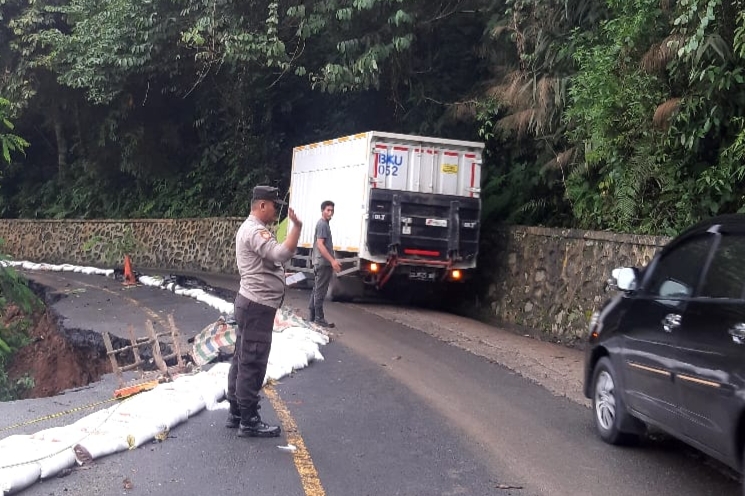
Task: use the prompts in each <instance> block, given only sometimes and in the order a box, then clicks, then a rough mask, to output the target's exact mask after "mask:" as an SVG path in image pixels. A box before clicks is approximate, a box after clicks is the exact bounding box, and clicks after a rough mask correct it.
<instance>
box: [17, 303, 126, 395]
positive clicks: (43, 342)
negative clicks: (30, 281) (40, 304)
mask: <svg viewBox="0 0 745 496" xmlns="http://www.w3.org/2000/svg"><path fill="white" fill-rule="evenodd" d="M24 318H28V319H29V320H30V322H31V325H30V328H29V331H28V334H29V338H30V341H31V342H30V344H28V345H27V346H25V347H23V348H22V349H21V350H20V351H18V352H16V353H15V354H14V355H13V357H12V359H11V361H10V363H9V364H8V367H7V372H8V376H9V377H10V378H11V379H12V380H14V381H15V380H17V379H20V378H22V377H24V376H25V375H27V374H28V375H29V376H30V377H31V378H33V380H34V387H33V388H32V389H30V390H28V391H26V392H25V393H24V394H23V398H24V399H25V398H42V397H47V396H53V395H55V394H57V393H59V392H61V391H64V390H66V389H71V388H76V387H80V386H85V385H87V384H90V383H91V382H96V381H98V380H99V379H100V378H101V376H102V375H103V374H106V373H109V372H111V364H110V362H109V361H108V360H107V359H106V355H105V353H103V354H102V351H101V349H100V348H99V347H98V346H80V345H79V344H78V343H77V342H78V341H80V339H75V341H76V345H75V346H73V343H72V339H71V334H68V333H67V332H65V331H64V330H63V329H61V328H60V326H59V325H58V324H59V322H58V320H59V319H58V317H57V316H56V315H54V312H53V311H52V310H51V309H50V308H49V307H47V308H45V309H44V310H42V311H37V312H35V313H34V314H32V315H30V316H26V315H24V314H23V312H22V311H21V310H20V309H19V308H17V307H15V306H9V307H8V308H7V309H6V311H5V312H4V314H3V323H4V324H5V325H6V326H7V325H9V324H11V323H13V322H15V321H18V320H20V319H24ZM73 332H77V333H79V332H80V331H73ZM83 341H84V340H83Z"/></svg>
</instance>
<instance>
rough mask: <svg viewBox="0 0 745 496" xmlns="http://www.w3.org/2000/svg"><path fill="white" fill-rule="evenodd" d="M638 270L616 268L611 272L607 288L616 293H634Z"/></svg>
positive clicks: (633, 268)
mask: <svg viewBox="0 0 745 496" xmlns="http://www.w3.org/2000/svg"><path fill="white" fill-rule="evenodd" d="M638 279H639V270H638V269H637V268H635V267H618V268H616V269H613V271H612V272H611V278H610V279H609V280H608V287H609V288H610V289H616V290H618V291H634V290H636V288H637V286H638Z"/></svg>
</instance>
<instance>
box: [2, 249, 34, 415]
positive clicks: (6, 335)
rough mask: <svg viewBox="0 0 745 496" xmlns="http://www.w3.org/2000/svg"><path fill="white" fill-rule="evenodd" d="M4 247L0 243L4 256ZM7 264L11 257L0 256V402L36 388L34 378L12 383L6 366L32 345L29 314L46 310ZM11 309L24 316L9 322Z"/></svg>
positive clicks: (24, 281) (22, 279) (25, 282)
mask: <svg viewBox="0 0 745 496" xmlns="http://www.w3.org/2000/svg"><path fill="white" fill-rule="evenodd" d="M2 244H3V241H2V240H0V253H2ZM4 262H7V257H5V256H4V255H2V254H0V318H1V320H0V401H8V400H13V399H17V397H18V395H19V394H20V393H22V392H23V391H24V390H26V389H29V388H31V387H33V379H31V378H29V377H28V376H26V377H23V378H21V379H19V380H17V381H15V382H13V381H11V380H10V379H9V378H8V376H7V373H6V371H5V366H6V364H7V363H9V361H10V359H11V358H12V356H13V354H14V353H15V352H16V351H18V350H19V349H21V348H22V347H23V346H25V345H27V344H28V343H29V338H28V330H29V326H30V324H31V321H30V320H29V318H28V315H31V314H32V313H34V312H36V311H38V310H39V309H41V308H43V304H42V303H41V301H40V300H39V298H38V297H37V296H36V295H35V294H34V293H33V292H32V291H31V289H30V288H29V287H28V283H27V281H26V280H25V279H24V278H23V277H21V276H20V275H19V274H18V272H16V271H15V270H14V269H13V268H12V267H10V266H9V265H7V263H4ZM11 306H13V307H17V308H18V309H20V311H21V314H20V315H19V316H17V317H15V318H14V319H6V318H5V317H6V314H7V311H8V309H9V308H10V307H11ZM6 322H7V323H6Z"/></svg>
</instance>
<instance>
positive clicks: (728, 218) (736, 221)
mask: <svg viewBox="0 0 745 496" xmlns="http://www.w3.org/2000/svg"><path fill="white" fill-rule="evenodd" d="M709 231H711V232H727V233H745V214H725V215H718V216H716V217H710V218H708V219H704V220H702V221H701V222H699V223H697V224H694V225H692V226H691V227H689V228H688V229H686V230H685V231H683V232H682V233H681V234H679V235H678V236H677V237H676V238H675V239H673V240H672V241H670V243H668V244H667V245H666V246H665V248H664V251H668V250H670V249H672V248H673V247H675V246H676V245H678V244H680V243H681V242H683V241H685V240H686V239H688V238H690V237H693V236H697V235H699V234H702V233H705V232H709Z"/></svg>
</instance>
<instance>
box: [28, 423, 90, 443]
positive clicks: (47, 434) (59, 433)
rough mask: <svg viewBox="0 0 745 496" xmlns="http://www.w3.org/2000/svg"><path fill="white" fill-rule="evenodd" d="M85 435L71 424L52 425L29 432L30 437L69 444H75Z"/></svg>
mask: <svg viewBox="0 0 745 496" xmlns="http://www.w3.org/2000/svg"><path fill="white" fill-rule="evenodd" d="M85 435H86V433H85V432H83V431H81V430H80V429H77V428H75V427H74V426H73V425H66V426H63V427H52V428H50V429H44V430H43V431H39V432H36V433H34V434H31V439H35V440H38V441H47V442H55V443H66V444H68V445H70V446H72V445H74V444H76V443H77V442H78V441H80V440H81V439H82V438H83V437H84V436H85Z"/></svg>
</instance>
